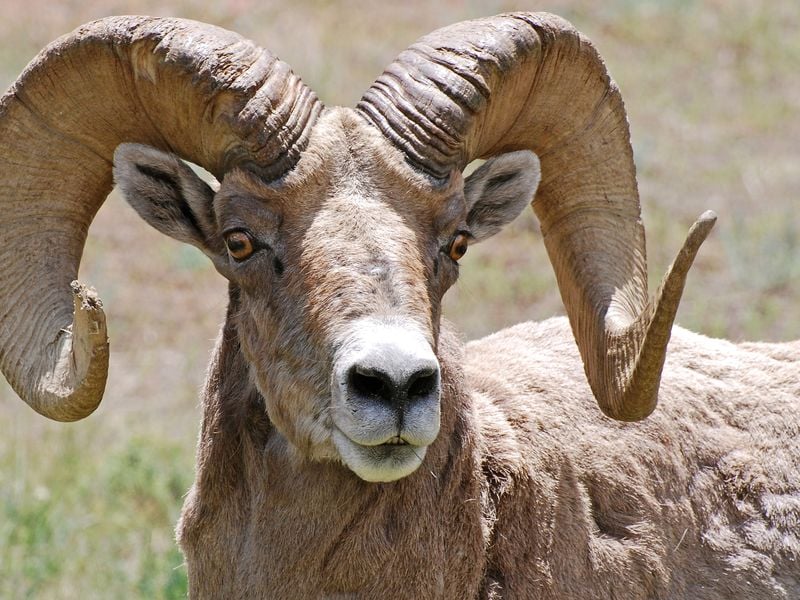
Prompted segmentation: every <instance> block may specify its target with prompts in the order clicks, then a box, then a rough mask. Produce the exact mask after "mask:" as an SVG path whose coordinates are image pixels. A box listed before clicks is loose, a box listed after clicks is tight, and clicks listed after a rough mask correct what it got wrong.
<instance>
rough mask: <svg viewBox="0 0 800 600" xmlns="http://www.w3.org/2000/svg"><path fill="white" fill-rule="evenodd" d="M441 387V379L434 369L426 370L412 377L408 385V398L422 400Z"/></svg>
mask: <svg viewBox="0 0 800 600" xmlns="http://www.w3.org/2000/svg"><path fill="white" fill-rule="evenodd" d="M438 385H439V378H438V377H437V372H436V370H434V369H425V370H424V371H419V372H417V373H414V374H413V375H412V376H411V379H410V383H409V385H408V397H409V398H410V399H414V398H422V397H425V396H429V395H431V394H432V393H433V392H434V391H435V390H436V387H437V386H438Z"/></svg>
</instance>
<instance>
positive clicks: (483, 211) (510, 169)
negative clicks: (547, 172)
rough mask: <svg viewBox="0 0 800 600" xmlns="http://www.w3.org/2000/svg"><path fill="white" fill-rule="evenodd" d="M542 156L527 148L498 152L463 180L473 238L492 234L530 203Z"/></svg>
mask: <svg viewBox="0 0 800 600" xmlns="http://www.w3.org/2000/svg"><path fill="white" fill-rule="evenodd" d="M539 178H540V171H539V159H538V158H537V156H536V155H535V154H534V153H533V152H530V151H528V150H521V151H519V152H508V153H506V154H499V155H497V156H494V157H492V158H490V159H489V160H487V161H486V162H485V163H483V164H482V165H481V166H480V167H479V168H478V169H476V170H475V172H473V173H472V174H471V175H469V177H467V178H466V180H465V181H464V198H465V200H466V203H467V226H468V227H469V230H470V233H471V234H472V236H473V238H474V240H473V242H480V241H482V240H485V239H486V238H488V237H491V236H493V235H494V234H495V233H497V232H498V231H500V230H501V229H502V228H503V227H505V226H506V225H508V224H509V223H510V222H511V221H513V220H514V219H516V218H517V217H518V216H519V214H520V213H521V212H522V210H523V209H524V208H525V207H526V206H527V205H528V204H530V203H531V201H532V200H533V196H534V194H536V188H537V187H538V186H539Z"/></svg>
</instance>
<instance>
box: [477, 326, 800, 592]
mask: <svg viewBox="0 0 800 600" xmlns="http://www.w3.org/2000/svg"><path fill="white" fill-rule="evenodd" d="M465 354H466V358H465V366H464V369H465V376H466V379H467V382H468V385H469V386H470V387H471V389H472V397H473V399H474V403H475V405H476V414H477V415H478V419H479V423H478V428H479V430H480V432H481V440H482V441H481V452H482V459H481V461H480V462H481V464H482V471H483V473H482V476H483V479H484V494H483V496H484V503H485V508H484V512H485V514H486V518H485V521H486V523H485V527H486V528H487V530H489V532H490V533H489V538H490V540H489V544H488V547H489V557H488V564H489V567H488V570H487V575H488V578H487V590H488V591H487V594H486V595H487V596H488V597H491V594H492V593H494V594H495V595H496V596H497V597H503V594H509V595H514V594H522V595H523V596H524V597H542V598H550V597H576V598H577V597H580V598H609V597H624V598H683V597H686V598H708V599H717V598H720V599H721V598H733V597H748V598H796V597H800V562H799V561H800V444H797V440H798V439H800V348H799V347H798V345H797V343H786V344H752V343H748V344H741V345H736V344H733V343H731V342H727V341H724V340H716V339H711V338H707V337H704V336H701V335H698V334H694V333H691V332H689V331H686V330H683V329H681V328H677V327H676V328H675V330H674V332H673V336H672V340H671V342H670V349H669V353H668V356H667V362H666V366H665V368H664V375H663V378H662V385H661V392H660V401H659V408H658V410H657V411H656V412H655V413H654V414H653V415H652V416H651V417H650V418H648V419H646V420H645V421H643V422H639V423H619V422H615V421H612V420H610V419H607V418H605V417H604V416H602V415H601V414H600V413H599V411H598V410H597V407H596V404H595V402H594V400H593V398H592V395H591V392H590V390H589V388H588V386H587V384H586V379H585V376H584V374H583V369H582V366H581V361H580V358H579V356H578V352H577V350H576V348H575V344H574V341H573V339H572V333H571V331H570V329H569V325H568V323H567V321H566V319H561V318H557V319H551V320H548V321H545V322H542V323H525V324H521V325H518V326H516V327H513V328H510V329H507V330H504V331H502V332H499V333H497V334H495V335H492V336H489V337H487V338H484V339H482V340H479V341H476V342H471V343H469V344H468V345H467V347H466V351H465Z"/></svg>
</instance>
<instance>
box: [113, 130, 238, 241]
mask: <svg viewBox="0 0 800 600" xmlns="http://www.w3.org/2000/svg"><path fill="white" fill-rule="evenodd" d="M114 181H115V182H116V184H117V185H118V186H119V188H120V190H122V194H123V196H125V200H127V201H128V204H130V205H131V206H132V207H133V208H134V210H135V211H136V212H137V213H139V216H140V217H142V218H143V219H144V220H145V221H147V222H148V223H149V224H150V225H152V226H153V227H154V228H155V229H157V230H158V231H160V232H161V233H163V234H165V235H168V236H169V237H171V238H175V239H176V240H179V241H181V242H186V243H187V244H191V245H193V246H197V247H198V248H200V249H201V250H202V251H203V252H205V253H206V254H208V255H210V256H215V255H218V254H220V252H221V251H223V250H224V249H223V248H220V247H218V246H219V245H220V243H219V242H217V243H215V242H214V240H215V239H217V238H218V236H217V235H216V219H215V218H214V190H212V189H211V187H210V186H209V185H208V184H207V183H206V182H205V181H203V180H202V179H201V178H200V177H199V176H198V175H197V174H196V173H195V172H194V171H193V170H192V169H191V168H190V167H189V166H188V165H187V164H186V163H184V162H183V161H182V160H181V159H180V158H178V157H177V156H175V155H174V154H169V153H166V152H162V151H160V150H156V149H155V148H151V147H150V146H143V145H141V144H121V145H120V146H118V147H117V150H116V151H115V152H114Z"/></svg>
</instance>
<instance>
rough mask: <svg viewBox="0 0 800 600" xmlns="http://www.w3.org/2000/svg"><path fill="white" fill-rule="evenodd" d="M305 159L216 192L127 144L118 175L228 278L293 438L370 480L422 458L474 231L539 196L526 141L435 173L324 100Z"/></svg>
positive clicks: (266, 389) (276, 408)
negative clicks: (266, 178) (463, 169)
mask: <svg viewBox="0 0 800 600" xmlns="http://www.w3.org/2000/svg"><path fill="white" fill-rule="evenodd" d="M314 133H315V135H314V136H313V137H312V140H311V143H310V144H309V147H308V148H307V150H306V151H305V153H304V155H303V157H302V158H301V160H300V163H299V164H298V166H297V167H296V168H295V169H294V170H293V171H292V172H290V173H289V174H288V175H286V176H285V177H283V178H282V179H281V180H279V181H277V182H268V183H265V182H263V181H261V180H260V179H258V178H257V177H255V176H254V175H252V174H250V173H248V172H247V171H245V170H241V169H237V170H234V171H232V172H230V173H228V174H227V175H226V176H225V178H224V180H223V183H222V185H221V187H220V189H219V191H217V192H216V193H214V192H213V191H212V190H211V189H210V188H208V186H206V185H205V184H204V183H202V182H201V181H200V180H199V179H198V178H197V177H196V175H195V174H194V173H193V172H192V171H191V170H190V169H189V168H188V167H186V166H185V165H184V164H183V163H182V162H181V161H180V160H178V159H177V158H176V157H174V156H171V155H167V154H164V153H162V152H159V151H156V150H153V149H151V148H147V147H143V146H132V145H126V146H122V147H120V149H119V150H118V151H117V154H116V157H115V175H116V179H117V182H118V183H119V184H120V185H121V187H122V189H123V192H124V194H125V196H126V198H127V199H128V201H129V202H130V203H131V204H132V205H133V206H134V208H135V209H136V210H137V211H138V212H139V213H140V215H142V216H143V218H145V220H147V221H148V222H149V223H151V224H152V225H153V226H154V227H156V228H157V229H159V230H160V231H162V232H164V233H166V234H168V235H171V236H172V237H175V238H177V239H180V240H183V241H186V242H189V243H192V244H194V245H196V246H198V247H199V248H201V249H202V250H203V251H204V252H205V253H206V254H207V255H208V256H209V257H210V258H211V260H212V261H213V262H214V264H215V266H216V268H217V270H218V271H219V272H220V273H221V274H222V275H224V276H225V277H226V278H227V279H228V280H229V281H230V282H231V288H232V298H233V302H234V303H235V307H234V308H235V310H233V311H231V315H232V316H231V318H232V319H233V320H234V325H235V329H236V331H237V332H238V337H239V342H240V347H241V351H242V354H243V356H244V357H245V358H246V360H247V362H248V363H249V365H250V372H251V379H252V381H253V382H254V383H255V385H256V386H257V388H258V391H259V392H260V394H261V396H262V397H263V398H264V401H265V407H266V412H267V414H268V416H269V419H270V421H271V422H272V423H273V424H274V426H275V428H276V429H277V431H278V432H280V434H281V435H282V436H283V438H285V440H286V441H287V442H288V445H289V447H291V448H293V449H294V450H297V451H299V454H300V455H301V456H302V457H303V458H305V459H311V460H339V461H342V462H343V463H344V464H345V465H346V466H347V467H348V468H349V469H351V470H352V471H353V472H354V473H355V474H356V475H358V476H359V477H361V478H362V479H365V480H367V481H391V480H395V479H398V478H401V477H404V476H406V475H408V474H410V473H411V472H413V471H414V470H415V469H416V468H417V467H418V466H419V465H420V464H421V462H422V460H423V459H424V456H425V452H426V449H427V447H428V446H429V445H430V444H431V443H432V442H433V441H434V440H435V438H436V436H437V434H438V431H439V418H440V398H439V396H440V371H439V363H438V360H437V356H436V348H437V340H438V328H439V321H440V308H441V299H442V296H443V294H444V293H445V291H446V290H447V289H448V288H449V287H450V286H451V285H452V284H453V283H454V282H455V281H456V279H457V276H458V260H459V259H460V258H461V256H462V255H463V253H464V252H465V251H466V247H467V244H468V243H470V242H472V241H477V240H480V239H483V238H485V237H488V236H489V235H491V234H493V233H494V232H495V231H496V230H498V229H499V228H500V227H501V226H502V225H504V224H505V223H507V222H508V221H510V220H511V219H513V218H514V217H516V216H517V214H518V213H519V212H520V211H521V210H522V208H523V207H524V206H525V205H526V204H527V203H529V202H530V200H531V198H532V196H533V193H534V191H535V187H536V183H537V182H538V162H537V161H536V159H535V157H533V155H532V154H531V153H529V152H525V153H513V154H512V155H504V156H501V157H499V158H498V159H496V160H494V161H490V162H488V163H487V164H485V165H484V166H483V167H482V168H481V169H479V171H477V172H476V173H475V174H474V176H473V177H471V178H470V179H468V180H467V182H466V183H465V182H464V180H463V179H462V176H461V174H460V173H458V172H454V173H453V174H452V175H451V176H450V178H449V180H448V181H446V182H432V181H431V180H430V179H428V178H427V177H425V176H422V175H420V174H419V173H417V172H415V171H413V170H412V169H410V168H409V167H407V166H406V165H405V163H404V161H403V160H402V157H400V156H399V155H397V154H396V151H394V150H393V149H392V148H391V147H390V146H389V145H388V143H387V142H386V141H385V140H384V138H382V137H381V136H380V135H378V134H377V132H375V131H374V130H373V129H372V128H371V127H370V126H368V125H366V124H364V123H363V122H362V121H360V120H359V119H357V118H356V117H354V116H353V115H352V114H350V113H349V112H347V111H344V110H340V111H329V113H328V114H327V115H326V116H324V117H323V118H321V119H320V122H319V123H318V124H317V125H316V126H315V132H314Z"/></svg>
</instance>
